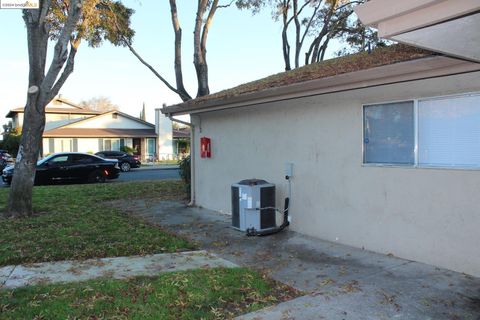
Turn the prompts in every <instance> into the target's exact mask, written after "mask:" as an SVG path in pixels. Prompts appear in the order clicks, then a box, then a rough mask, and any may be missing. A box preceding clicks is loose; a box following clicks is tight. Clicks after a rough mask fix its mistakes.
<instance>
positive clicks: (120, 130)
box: [7, 97, 157, 161]
mask: <svg viewBox="0 0 480 320" xmlns="http://www.w3.org/2000/svg"><path fill="white" fill-rule="evenodd" d="M23 112H24V111H23V108H18V109H13V110H11V111H10V112H9V113H8V114H7V118H12V125H13V128H21V127H22V125H23ZM45 114H46V121H45V130H44V133H43V147H42V156H46V155H48V154H51V153H56V152H71V151H72V152H88V153H95V152H98V151H105V150H120V149H121V148H122V147H123V146H128V147H130V148H133V149H134V150H136V153H137V154H139V155H141V158H142V160H143V161H145V160H146V159H154V158H156V156H157V134H156V132H155V125H153V124H151V123H148V122H145V121H143V120H140V119H138V118H135V117H132V116H130V115H128V114H126V113H123V112H120V111H116V110H115V111H109V112H98V111H93V110H89V109H87V108H82V107H79V106H78V105H76V104H74V103H72V102H69V101H68V100H66V99H63V98H61V97H57V98H55V99H54V100H53V101H52V102H51V103H50V104H49V105H48V106H47V107H46V109H45Z"/></svg>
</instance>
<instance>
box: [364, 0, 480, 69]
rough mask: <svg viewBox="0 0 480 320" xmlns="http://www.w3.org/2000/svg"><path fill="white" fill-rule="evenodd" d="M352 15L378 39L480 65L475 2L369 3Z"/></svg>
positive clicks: (409, 0) (406, 0) (478, 18)
mask: <svg viewBox="0 0 480 320" xmlns="http://www.w3.org/2000/svg"><path fill="white" fill-rule="evenodd" d="M355 12H356V13H357V15H358V17H359V18H360V20H361V21H362V23H363V24H365V25H367V26H371V27H374V28H377V29H378V35H379V37H381V38H385V39H391V40H394V41H398V42H401V43H405V44H409V45H412V46H416V47H420V48H424V49H428V50H432V51H436V52H440V53H444V54H447V55H451V56H454V57H459V58H462V59H467V60H472V61H476V62H480V32H478V30H480V1H479V0H401V1H398V0H371V1H369V2H367V3H365V4H363V5H360V6H357V7H356V8H355Z"/></svg>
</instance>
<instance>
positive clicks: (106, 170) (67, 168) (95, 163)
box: [2, 152, 120, 185]
mask: <svg viewBox="0 0 480 320" xmlns="http://www.w3.org/2000/svg"><path fill="white" fill-rule="evenodd" d="M13 174H14V172H13V166H8V167H6V168H5V169H3V171H2V180H3V182H5V183H7V184H10V183H11V182H12V177H13ZM119 174H120V167H119V166H118V161H117V160H114V159H102V158H100V157H97V156H95V155H91V154H86V153H77V152H69V153H55V154H52V155H50V156H48V157H46V158H43V159H42V160H40V161H38V162H37V171H36V174H35V184H37V185H38V184H49V183H56V182H64V183H65V182H66V183H68V182H105V180H107V179H117V178H118V176H119Z"/></svg>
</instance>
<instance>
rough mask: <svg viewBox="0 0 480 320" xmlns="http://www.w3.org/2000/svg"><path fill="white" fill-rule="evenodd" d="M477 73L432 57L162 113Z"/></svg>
mask: <svg viewBox="0 0 480 320" xmlns="http://www.w3.org/2000/svg"><path fill="white" fill-rule="evenodd" d="M475 71H480V64H479V63H474V62H470V61H465V60H460V59H455V58H449V57H444V56H430V57H427V58H422V59H416V60H410V61H406V62H399V63H395V64H390V65H385V66H381V67H376V68H371V69H366V70H361V71H356V72H350V73H344V74H340V75H336V76H332V77H326V78H320V79H316V80H311V81H305V82H301V83H296V84H292V85H288V86H283V87H277V88H271V89H267V90H262V91H256V92H253V93H247V94H241V95H237V96H232V97H228V98H223V99H216V100H215V99H213V100H206V101H202V102H198V103H195V102H193V103H188V102H187V103H183V104H179V105H174V106H169V107H164V108H162V109H160V110H161V112H162V113H163V114H165V115H166V116H167V117H168V116H176V115H183V114H196V113H203V112H210V111H217V110H224V109H231V108H238V107H246V106H251V105H257V104H263V103H269V102H275V101H281V100H287V99H295V98H301V97H307V96H315V95H322V94H328V93H334V92H342V91H347V90H355V89H361V88H368V87H373V86H379V85H385V84H393V83H400V82H405V81H414V80H421V79H428V78H434V77H441V76H448V75H454V74H461V73H467V72H475Z"/></svg>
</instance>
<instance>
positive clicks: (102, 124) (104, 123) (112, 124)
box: [69, 113, 151, 129]
mask: <svg viewBox="0 0 480 320" xmlns="http://www.w3.org/2000/svg"><path fill="white" fill-rule="evenodd" d="M69 128H110V129H150V128H151V126H149V125H147V124H143V123H140V122H138V121H135V120H133V119H129V118H126V117H123V116H122V115H120V114H118V115H117V118H114V117H113V115H112V114H110V113H108V114H105V115H103V116H100V117H96V118H95V119H91V120H89V121H82V122H79V123H74V124H71V125H69Z"/></svg>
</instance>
